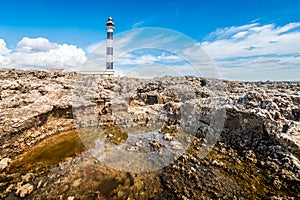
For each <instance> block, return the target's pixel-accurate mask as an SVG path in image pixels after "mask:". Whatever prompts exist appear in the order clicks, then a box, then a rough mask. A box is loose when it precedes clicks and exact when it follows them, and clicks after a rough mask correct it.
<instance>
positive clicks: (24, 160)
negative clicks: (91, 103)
mask: <svg viewBox="0 0 300 200" xmlns="http://www.w3.org/2000/svg"><path fill="white" fill-rule="evenodd" d="M85 150H86V148H85V146H84V145H83V144H82V142H81V140H80V137H79V136H78V133H77V131H76V130H70V131H65V132H61V133H59V134H57V135H54V136H50V137H48V138H46V139H44V140H43V141H41V142H40V143H38V144H36V145H34V146H32V147H30V148H29V149H28V150H27V151H26V152H25V153H23V154H21V155H19V156H17V157H16V158H14V159H13V161H12V163H11V164H10V169H9V171H10V172H11V173H13V172H20V171H22V172H24V173H25V172H27V171H38V170H39V169H40V168H51V167H54V166H56V165H58V164H59V163H61V162H64V161H66V160H67V159H68V158H71V157H74V156H76V155H78V154H79V153H81V152H83V151H85Z"/></svg>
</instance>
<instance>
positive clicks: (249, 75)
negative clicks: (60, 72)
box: [0, 22, 300, 81]
mask: <svg viewBox="0 0 300 200" xmlns="http://www.w3.org/2000/svg"><path fill="white" fill-rule="evenodd" d="M105 44H106V43H105V40H103V41H102V42H100V43H95V44H92V45H90V46H89V47H87V48H86V52H85V51H84V50H82V49H80V48H78V47H77V46H75V45H69V44H57V43H53V42H50V41H49V40H48V39H46V38H28V37H24V38H22V39H21V40H20V41H19V42H18V43H17V45H16V47H14V48H8V47H7V45H6V43H5V41H4V39H1V38H0V66H1V67H13V68H21V69H34V68H38V69H49V68H56V67H59V68H64V69H65V70H66V71H73V70H74V71H77V70H79V69H80V66H83V67H85V65H91V66H92V67H93V65H92V64H91V63H90V61H91V60H89V56H90V55H92V54H94V56H95V58H96V59H97V60H98V61H99V63H102V65H103V67H104V68H105V49H106V48H105ZM114 46H115V49H114V55H115V68H116V69H117V70H118V72H119V74H124V73H126V72H128V71H132V70H138V69H137V68H138V67H145V66H146V67H150V66H151V65H153V66H155V67H156V69H158V68H162V67H164V66H165V67H166V68H168V70H170V69H172V70H173V69H174V70H176V72H178V73H179V74H181V73H185V74H186V73H188V74H190V73H194V72H195V70H193V66H191V63H189V61H192V63H193V58H197V59H196V60H198V61H199V60H200V61H201V62H202V61H203V62H202V63H201V62H198V63H196V64H197V65H199V66H197V67H198V69H200V71H199V73H194V75H201V74H202V72H206V73H203V74H204V75H206V74H209V71H212V72H213V74H216V73H215V71H214V70H211V68H212V67H215V66H214V65H212V64H211V63H212V62H211V61H213V63H214V64H216V66H217V67H218V70H219V72H220V73H219V74H220V76H219V77H222V78H225V79H233V80H262V81H265V80H300V22H297V23H289V24H286V25H283V26H276V25H275V24H264V25H261V24H259V23H256V22H254V23H250V24H246V25H242V26H232V27H226V28H222V29H217V30H216V31H215V32H213V33H211V34H209V35H208V36H207V37H206V38H205V40H204V41H203V42H202V43H199V42H197V41H194V40H192V39H191V38H190V39H189V38H186V37H185V36H182V35H180V34H178V32H175V31H174V32H172V30H168V29H164V30H163V29H162V32H157V30H156V29H137V30H136V31H129V32H124V33H121V34H117V35H116V38H115V41H114ZM157 46H160V47H161V48H160V49H158V50H156V51H155V50H153V49H152V50H151V48H155V47H157ZM165 50H167V51H165ZM86 54H87V55H88V56H87V55H86ZM206 54H207V55H208V56H206ZM201 56H202V57H203V59H202V58H201ZM185 58H188V59H186V60H185ZM207 58H211V60H207ZM94 64H95V66H94V67H95V68H96V69H99V66H100V65H99V64H98V63H94ZM102 65H101V66H102ZM158 66H159V67H158ZM172 70H171V71H172ZM162 74H163V73H162ZM219 77H218V78H219Z"/></svg>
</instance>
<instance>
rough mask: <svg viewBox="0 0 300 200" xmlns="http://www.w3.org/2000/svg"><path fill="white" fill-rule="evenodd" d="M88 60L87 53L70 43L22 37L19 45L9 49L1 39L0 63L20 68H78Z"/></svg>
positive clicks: (68, 69)
mask: <svg viewBox="0 0 300 200" xmlns="http://www.w3.org/2000/svg"><path fill="white" fill-rule="evenodd" d="M85 60H86V53H85V52H84V51H83V50H82V49H80V48H78V47H76V46H75V45H69V44H57V43H52V42H50V41H49V40H48V39H46V38H41V37H39V38H28V37H24V38H22V39H21V40H20V41H19V42H18V44H17V46H16V47H15V48H13V49H8V48H7V47H6V43H5V41H4V40H3V39H0V65H1V67H11V68H19V69H49V68H64V69H65V70H66V71H72V70H76V68H77V67H78V66H80V65H82V64H83V63H84V62H85Z"/></svg>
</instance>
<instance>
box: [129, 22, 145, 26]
mask: <svg viewBox="0 0 300 200" xmlns="http://www.w3.org/2000/svg"><path fill="white" fill-rule="evenodd" d="M144 23H145V21H138V22H135V23H134V24H133V25H132V26H131V28H138V27H140V26H141V25H142V24H144Z"/></svg>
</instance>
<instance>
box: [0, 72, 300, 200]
mask: <svg viewBox="0 0 300 200" xmlns="http://www.w3.org/2000/svg"><path fill="white" fill-rule="evenodd" d="M299 105H300V83H299V82H253V83H251V82H234V81H220V80H214V79H205V78H197V77H163V78H154V79H148V80H147V79H143V80H139V79H133V78H101V79H99V77H97V76H93V75H84V76H83V75H78V74H76V73H61V72H55V73H54V72H52V73H50V72H45V71H21V70H9V69H1V70H0V144H1V145H0V148H1V154H0V163H1V165H0V198H3V199H15V198H25V199H68V198H69V199H128V198H129V199H149V198H152V199H218V198H226V199H272V198H273V199H276V198H285V199H286V198H290V199H298V198H300V196H299V193H300V191H299V190H300V189H299V188H300V187H299V185H300V175H299V174H300V162H299V158H300V106H299ZM219 110H222V112H219V113H218V111H219ZM223 111H224V112H223ZM214 113H217V114H214ZM219 124H220V125H219ZM212 125H213V126H212ZM91 126H92V127H96V128H98V129H100V130H101V133H102V135H103V137H98V136H97V137H96V136H95V134H88V133H89V131H88V128H89V127H91ZM210 127H213V128H212V132H213V133H215V132H218V130H219V129H221V130H220V134H219V135H218V134H216V135H217V136H218V137H217V140H213V139H211V137H207V135H208V134H209V130H210ZM151 131H158V133H159V134H162V136H159V135H158V136H159V137H158V136H157V138H160V139H155V138H153V137H152V136H151V137H150V136H149V137H148V138H147V137H146V138H139V137H136V138H137V139H136V140H135V139H133V138H135V137H133V136H134V135H136V134H140V133H141V132H151ZM180 132H185V133H188V134H189V135H190V136H191V137H190V138H188V140H189V142H190V143H189V144H188V145H186V144H185V143H184V142H182V141H183V140H181V139H182V138H180ZM90 133H94V132H92V131H90ZM208 138H209V139H211V140H209V141H207V140H208ZM96 141H98V143H99V144H101V142H106V143H107V144H110V145H111V146H118V147H120V148H121V147H124V151H125V152H127V151H128V152H130V153H132V152H133V153H134V152H136V153H139V152H143V153H145V152H146V153H148V152H150V153H151V152H157V154H159V153H161V154H164V153H165V152H168V151H167V150H168V149H172V148H173V149H174V152H175V151H177V152H180V154H179V155H177V157H176V158H175V159H174V161H173V162H171V163H168V164H167V165H166V166H164V167H163V168H162V169H158V170H155V171H149V172H147V173H145V172H141V173H134V172H126V171H118V170H117V169H119V168H118V166H115V168H114V167H113V168H112V167H111V166H107V165H106V163H105V162H102V161H101V159H99V158H98V157H95V154H93V148H94V147H95V146H96V145H97V144H98V143H97V142H96ZM211 141H213V143H212V142H211ZM210 142H211V144H210ZM168 144H170V145H169V146H168ZM210 145H211V147H212V148H208V147H209V146H210ZM176 148H177V149H176ZM204 150H207V154H203V151H204ZM208 150H209V151H208ZM170 155H173V154H170ZM201 155H204V156H201ZM174 156H175V153H174ZM141 166H142V163H141ZM145 167H147V166H145Z"/></svg>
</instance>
